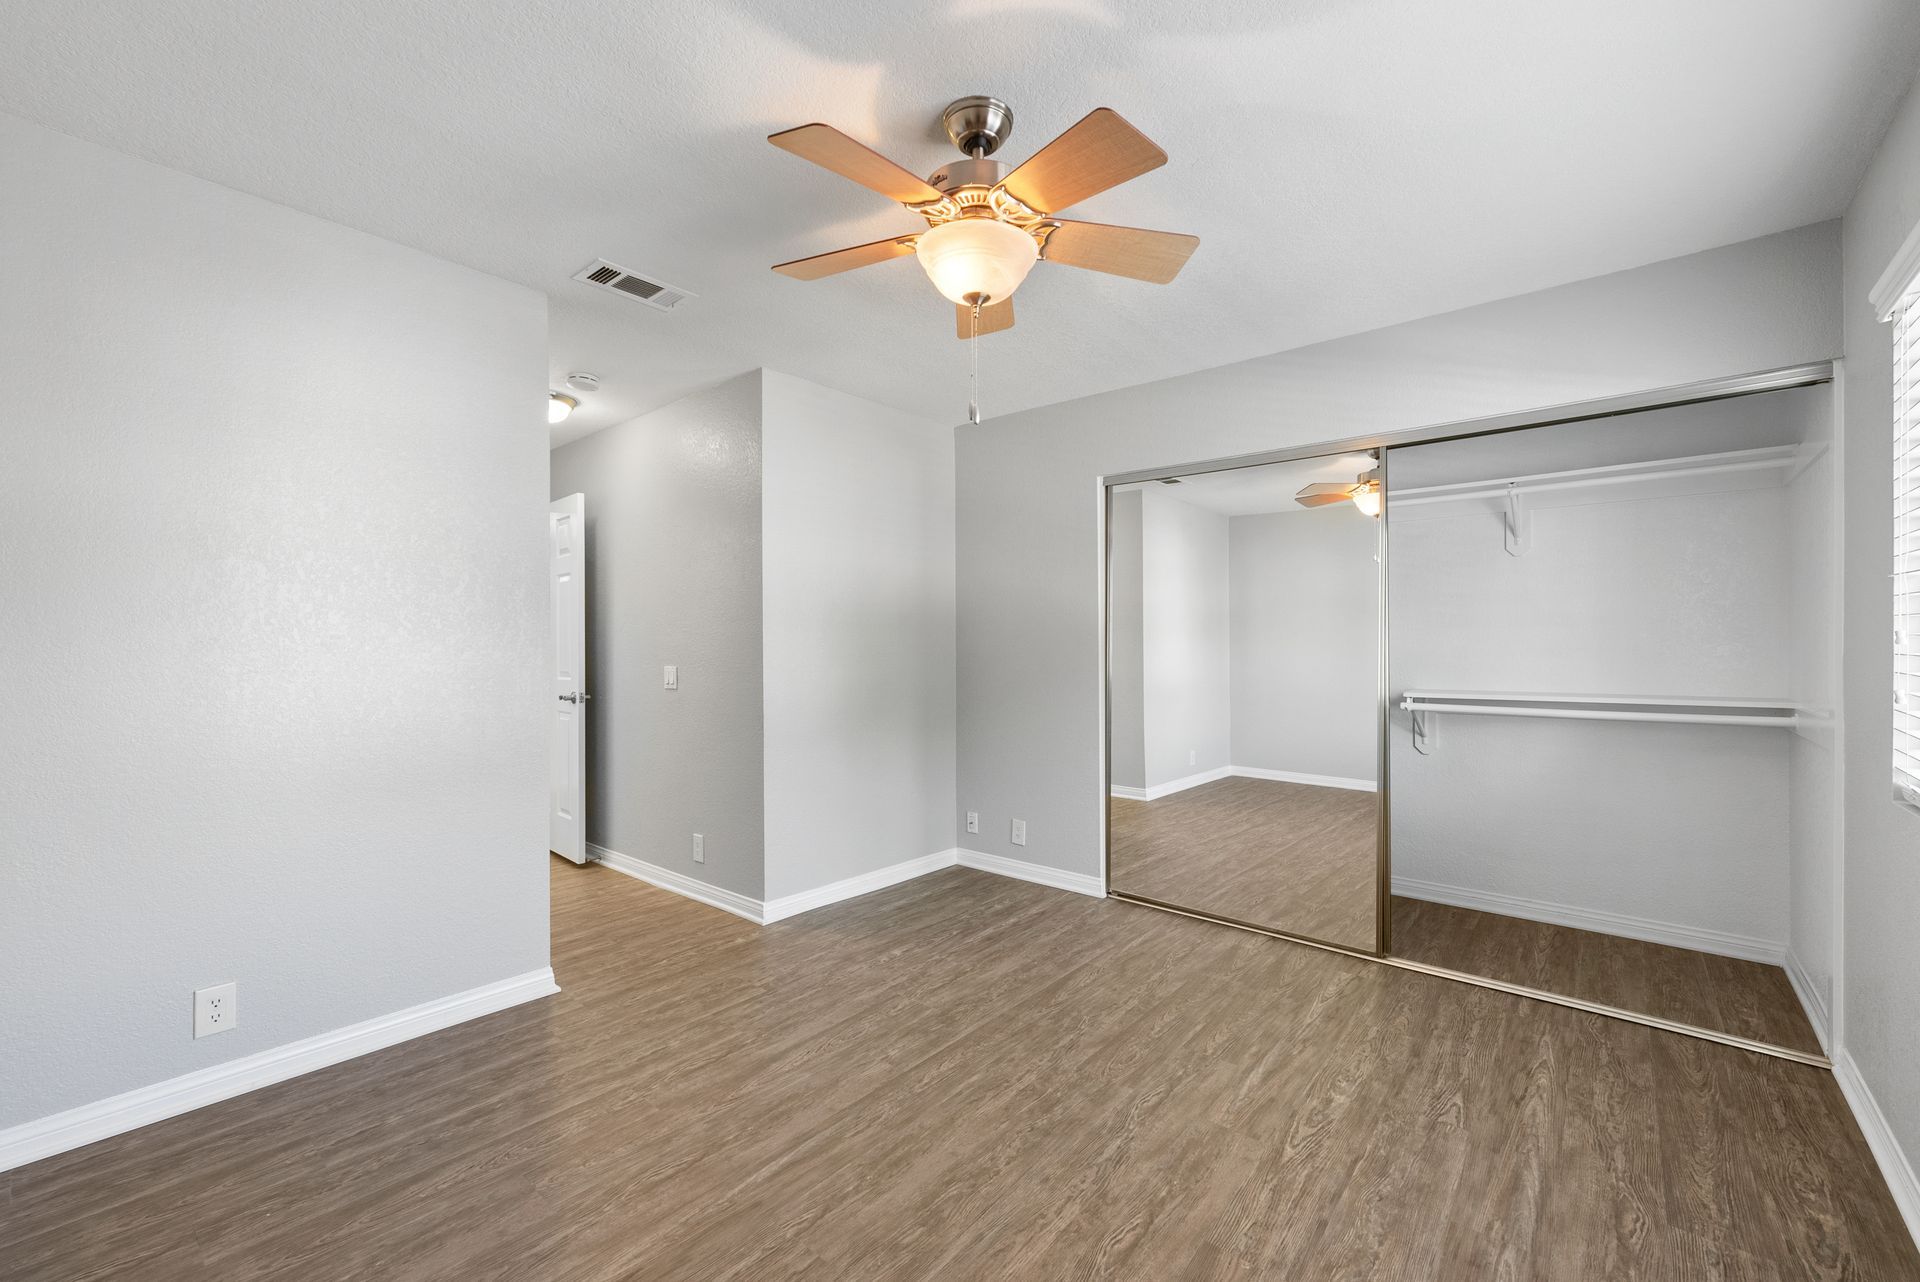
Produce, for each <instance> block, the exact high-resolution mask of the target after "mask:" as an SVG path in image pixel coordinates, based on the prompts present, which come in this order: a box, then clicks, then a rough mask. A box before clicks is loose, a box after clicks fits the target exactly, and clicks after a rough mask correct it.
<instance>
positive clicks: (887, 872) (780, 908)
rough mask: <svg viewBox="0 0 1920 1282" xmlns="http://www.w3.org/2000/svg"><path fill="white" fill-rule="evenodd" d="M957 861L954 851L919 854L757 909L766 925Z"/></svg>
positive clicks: (897, 882) (883, 888)
mask: <svg viewBox="0 0 1920 1282" xmlns="http://www.w3.org/2000/svg"><path fill="white" fill-rule="evenodd" d="M958 862H960V852H959V851H958V850H938V851H935V852H934V853H933V854H931V855H922V856H920V858H918V859H908V860H904V861H902V862H900V863H897V864H889V865H887V866H886V867H885V868H876V869H874V870H873V871H872V872H863V873H861V874H860V875H859V876H857V877H848V878H846V879H844V880H842V881H836V882H831V883H829V884H827V885H825V886H817V887H815V888H814V889H812V890H803V891H800V892H799V893H798V894H793V895H782V896H781V897H780V898H778V899H769V900H767V902H766V903H765V904H764V905H763V906H762V909H761V912H762V914H763V918H762V919H763V920H764V921H767V922H776V921H780V920H782V919H783V918H787V917H792V916H795V915H797V914H799V913H804V912H810V911H811V910H813V909H815V908H824V907H826V906H827V905H828V904H837V903H839V902H840V901H841V900H843V899H853V898H855V897H857V896H859V895H865V894H870V893H872V892H873V891H876V890H885V889H886V888H887V887H888V886H897V885H899V884H900V883H901V882H903V881H912V880H913V879H914V878H915V877H924V876H926V875H927V874H928V873H930V872H939V871H940V870H941V869H942V868H951V867H953V866H954V865H955V864H956V863H958Z"/></svg>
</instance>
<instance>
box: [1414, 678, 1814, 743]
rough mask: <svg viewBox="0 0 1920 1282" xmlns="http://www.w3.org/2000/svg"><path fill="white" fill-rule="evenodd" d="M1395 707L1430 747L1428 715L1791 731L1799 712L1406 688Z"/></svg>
mask: <svg viewBox="0 0 1920 1282" xmlns="http://www.w3.org/2000/svg"><path fill="white" fill-rule="evenodd" d="M1400 708H1401V710H1402V711H1403V712H1408V713H1411V714H1412V715H1413V746H1414V747H1415V748H1417V749H1419V750H1420V751H1421V752H1425V751H1427V750H1428V749H1429V748H1430V747H1432V746H1433V742H1434V737H1435V729H1436V726H1435V724H1434V721H1433V714H1435V713H1440V712H1445V713H1464V714H1465V715H1467V716H1474V717H1554V718H1558V719H1561V720H1568V721H1651V722H1668V723H1672V724H1676V725H1693V726H1778V727H1785V728H1789V729H1790V728H1792V727H1793V726H1794V725H1795V724H1796V723H1797V721H1798V715H1799V709H1798V708H1797V707H1796V706H1795V705H1794V703H1793V701H1792V700H1790V699H1720V698H1712V699H1688V698H1679V697H1676V696H1672V695H1644V694H1512V693H1506V692H1494V691H1487V690H1408V691H1406V692H1405V693H1403V694H1402V695H1401V696H1400Z"/></svg>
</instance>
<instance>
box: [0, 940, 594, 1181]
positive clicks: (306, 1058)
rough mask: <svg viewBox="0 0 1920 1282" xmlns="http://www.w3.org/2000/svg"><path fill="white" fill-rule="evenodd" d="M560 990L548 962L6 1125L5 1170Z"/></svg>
mask: <svg viewBox="0 0 1920 1282" xmlns="http://www.w3.org/2000/svg"><path fill="white" fill-rule="evenodd" d="M559 991H560V986H559V985H558V984H555V983H554V982H553V970H552V969H551V968H549V967H543V968H542V969H540V970H532V971H528V972H527V973H526V974H524V975H516V976H514V977H513V978H512V979H503V980H501V981H499V982H498V983H494V984H485V985H482V986H481V987H479V988H470V989H468V990H467V991H466V992H464V993H455V994H454V995H453V996H451V997H442V998H440V999H439V1000H437V1001H431V1002H423V1003H422V1004H420V1005H418V1006H409V1007H408V1008H407V1009H405V1010H400V1011H395V1012H393V1013H392V1014H391V1015H382V1016H379V1017H378V1018H376V1019H369V1020H365V1021H363V1022H361V1023H358V1024H349V1025H347V1026H346V1027H345V1028H336V1029H334V1030H333V1031H332V1032H330V1033H320V1034H318V1035H316V1036H313V1037H303V1038H301V1039H300V1040H299V1041H297V1042H288V1043H287V1044H286V1045H284V1046H276V1047H273V1048H272V1049H271V1050H264V1051H258V1052H256V1053H254V1054H252V1055H243V1056H241V1057H240V1058H239V1059H233V1060H228V1061H227V1062H226V1063H224V1064H215V1065H213V1066H212V1067H210V1068H203V1069H199V1070H197V1071H195V1072H192V1073H185V1074H182V1075H181V1076H179V1077H174V1078H169V1079H168V1080H166V1081H164V1082H155V1083H154V1084H153V1085H152V1086H142V1087H140V1088H139V1089H138V1090H131V1091H127V1092H126V1093H125V1094H122V1095H114V1096H110V1097H108V1098H107V1099H103V1100H98V1101H96V1102H94V1103H92V1104H82V1105H81V1106H80V1107H78V1108H70V1109H68V1110H66V1111H65V1112H63V1113H55V1114H53V1115H52V1116H51V1117H43V1118H40V1119H38V1120H37V1121H32V1122H25V1123H22V1124H21V1125H19V1126H14V1127H9V1128H8V1129H7V1130H4V1131H0V1171H8V1170H12V1169H13V1168H14V1167H16V1166H24V1165H26V1164H27V1163H28V1162H37V1161H39V1160H40V1159H41V1158H43V1157H52V1156H53V1155H54V1154H56V1153H64V1152H66V1151H67V1150H69V1149H76V1148H79V1147H80V1146H82V1145H84V1144H92V1143H94V1142H95V1141H96V1140H104V1139H107V1138H108V1137H110V1136H114V1135H120V1134H124V1133H125V1132H127V1131H131V1130H137V1129H138V1128H140V1127H142V1126H146V1125H149V1124H151V1123H153V1122H159V1121H163V1120H165V1119H166V1118H169V1117H175V1116H178V1115H179V1114H181V1113H186V1112H190V1111H191V1110H193V1109H196V1108H204V1107H206V1106H207V1105H208V1104H217V1103H219V1102H220V1101H221V1100H225V1099H232V1098H233V1097H234V1096H236V1095H245V1094H246V1093H247V1092H248V1091H256V1090H259V1089H260V1088H261V1087H262V1086H271V1085H273V1084H274V1083H275V1082H284V1081H286V1080H287V1079H288V1078H290V1077H298V1076H300V1075H301V1074H302V1073H311V1072H313V1071H314V1070H315V1069H317V1068H325V1067H327V1066H328V1065H329V1064H338V1063H340V1062H341V1061H342V1060H349V1059H353V1058H355V1057H356V1056H360V1055H365V1054H367V1053H368V1052H369V1051H377V1050H383V1049H385V1048H386V1047H388V1046H393V1045H396V1044H397V1043H400V1042H404V1041H408V1040H410V1039H412V1038H415V1037H420V1036H423V1035H425V1034H427V1033H434V1032H438V1031H439V1030H441V1029H443V1028H451V1027H452V1026H453V1025H455V1024H462V1023H465V1022H466V1021H467V1020H470V1019H477V1018H479V1017H480V1016H482V1015H491V1014H493V1013H494V1012H495V1011H500V1010H505V1009H506V1008H507V1007H509V1006H518V1005H519V1004H520V1003H522V1002H530V1001H533V1000H534V999H535V998H539V997H546V996H549V995H550V994H553V993H557V992H559Z"/></svg>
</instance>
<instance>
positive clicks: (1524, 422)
mask: <svg viewBox="0 0 1920 1282" xmlns="http://www.w3.org/2000/svg"><path fill="white" fill-rule="evenodd" d="M1835 373H1836V371H1835V366H1834V362H1833V361H1831V360H1820V361H1813V362H1809V363H1806V364H1801V365H1789V366H1784V367H1781V368H1778V369H1771V370H1762V371H1759V372H1755V373H1750V374H1734V375H1728V376H1725V377H1721V378H1710V379H1702V380H1700V381H1698V382H1693V383H1685V384H1680V385H1677V386H1669V387H1660V388H1651V389H1648V390H1646V391H1641V392H1629V393H1625V394H1622V395H1619V396H1609V397H1599V398H1595V399H1592V400H1587V401H1577V402H1569V403H1566V404H1562V405H1553V406H1544V407H1541V408H1538V409H1533V410H1522V411H1518V412H1514V413H1509V414H1495V415H1489V416H1487V417H1484V418H1476V419H1463V420H1459V421H1455V422H1450V423H1438V424H1434V425H1431V426H1427V427H1417V428H1410V429H1406V430H1403V431H1394V432H1378V433H1372V434H1368V435H1364V436H1353V437H1347V438H1344V439H1335V440H1328V441H1319V442H1315V443H1313V444H1311V445H1303V446H1298V447H1293V448H1288V449H1280V450H1268V451H1262V452H1259V453H1255V454H1245V455H1239V456H1235V457H1230V458H1222V459H1212V460H1205V461H1198V462H1193V463H1187V464H1182V465H1176V466H1171V467H1158V468H1145V469H1141V470H1137V471H1132V472H1123V473H1115V474H1112V475H1108V476H1103V477H1100V478H1099V484H1100V486H1101V495H1100V507H1099V511H1100V527H1099V539H1100V546H1099V556H1100V567H1099V569H1100V577H1099V596H1100V599H1099V611H1100V641H1099V645H1100V653H1099V662H1100V683H1101V691H1102V697H1103V700H1104V704H1103V708H1102V717H1101V741H1100V749H1099V750H1100V781H1101V795H1100V815H1101V822H1100V832H1101V837H1102V843H1103V851H1102V872H1103V875H1104V880H1105V882H1106V885H1107V895H1108V897H1109V898H1114V899H1121V900H1125V901H1128V902H1131V903H1137V904H1144V905H1146V906H1148V907H1151V908H1156V909H1159V910H1161V911H1165V912H1174V913H1179V914H1182V915H1184V916H1188V917H1195V918H1199V919H1200V920H1203V921H1211V922H1215V923H1217V924H1220V925H1225V926H1232V927H1235V928H1237V929H1240V930H1247V931H1251V932H1253V933H1255V934H1261V935H1267V936H1270V937H1272V938H1276V939H1285V940H1291V941H1293V942H1295V943H1302V944H1306V945H1308V946H1309V947H1313V948H1320V949H1324V950H1326V951H1329V952H1336V953H1343V954H1345V955H1347V956H1349V957H1364V958H1368V959H1370V960H1372V961H1374V962H1376V963H1378V964H1380V965H1384V966H1392V967H1394V968H1396V969H1399V970H1411V971H1417V972H1419V973H1421V974H1425V975H1432V976H1435V977H1437V978H1440V979H1447V980H1452V981H1454V982H1456V983H1464V984H1472V985H1475V986H1476V987H1480V988H1488V989H1493V990H1495V991H1498V992H1505V993H1511V994H1513V995H1515V996H1518V997H1526V998H1530V999H1532V1000H1535V1001H1541V1002H1547V1003H1549V1004H1551V1005H1556V1006H1564V1007H1569V1008H1571V1009H1574V1010H1581V1011H1586V1012H1589V1013H1591V1014H1596V1015H1604V1016H1607V1017H1608V1018H1611V1019H1620V1020H1625V1021H1627V1022H1629V1023H1635V1024H1641V1025H1645V1026H1647V1027H1650V1028H1656V1029H1661V1030H1664V1031H1666V1032H1672V1033H1679V1034H1681V1035H1683V1036H1687V1037H1695V1038H1698V1039H1700V1040H1702V1041H1709V1042H1718V1043H1720V1044H1721V1045H1725V1046H1735V1047H1739V1048H1740V1049H1742V1050H1748V1051H1753V1052H1755V1053H1757V1054H1761V1055H1769V1056H1772V1057H1774V1058H1776V1059H1785V1060H1791V1061H1794V1062H1796V1063H1801V1064H1809V1065H1813V1066H1816V1067H1820V1068H1831V1067H1832V1065H1831V1064H1830V1063H1829V1061H1828V1059H1827V1057H1826V1056H1825V1055H1813V1054H1808V1053H1806V1052H1803V1051H1796V1050H1790V1049H1788V1048H1785V1047H1780V1046H1775V1045H1772V1044H1771V1043H1767V1042H1756V1041H1753V1040H1751V1039H1749V1038H1745V1037H1739V1036H1735V1035H1732V1034H1728V1033H1722V1032H1718V1031H1716V1030H1713V1029H1708V1028H1702V1027H1699V1026H1697V1025H1693V1024H1681V1023H1676V1022H1674V1021H1672V1020H1667V1019H1662V1018H1660V1017H1658V1016H1652V1015H1646V1014H1642V1013H1640V1012H1638V1011H1631V1010H1625V1009H1622V1008H1620V1007H1616V1006H1605V1005H1600V1004H1597V1003H1594V1002H1588V1001H1583V1000H1581V999H1579V998H1575V997H1566V996H1563V995H1561V994H1557V993H1551V992H1546V991H1544V990H1541V989H1536V988H1528V987H1525V986H1522V985H1518V984H1511V983H1507V982H1504V981H1501V980H1495V979H1488V978H1485V977H1483V976H1479V975H1473V974H1469V973H1467V972H1465V971H1457V970H1449V969H1446V968H1444V967H1439V966H1432V965H1428V964H1426V963H1424V962H1416V961H1410V960H1408V959H1406V958H1403V957H1396V956H1394V955H1393V953H1392V951H1391V945H1392V938H1391V934H1392V909H1393V896H1392V889H1393V886H1392V875H1391V874H1392V847H1391V831H1392V822H1391V820H1392V809H1391V807H1392V801H1391V792H1392V790H1391V788H1390V787H1389V778H1388V763H1387V754H1388V751H1389V748H1390V739H1389V734H1390V729H1391V715H1392V713H1391V707H1390V703H1391V691H1390V689H1389V684H1388V683H1389V680H1390V676H1391V674H1390V672H1389V661H1388V640H1389V619H1388V613H1387V594H1386V583H1387V557H1388V552H1387V534H1388V522H1389V520H1390V517H1389V515H1388V507H1389V505H1388V504H1387V503H1386V502H1384V501H1383V502H1382V504H1381V518H1380V523H1379V535H1380V592H1381V600H1380V710H1379V711H1380V721H1379V731H1378V737H1379V750H1380V792H1379V795H1380V803H1379V807H1378V814H1379V825H1380V832H1379V841H1380V859H1379V874H1380V892H1379V895H1378V899H1379V907H1380V912H1381V914H1382V916H1381V918H1380V920H1379V922H1378V936H1379V937H1378V939H1377V941H1376V942H1377V947H1378V949H1379V951H1377V952H1373V953H1368V952H1365V951H1362V950H1359V949H1354V948H1349V947H1343V946H1341V945H1339V944H1332V943H1327V942H1325V941H1323V940H1317V939H1310V938H1308V937H1306V936H1303V935H1294V934H1289V933H1287V932H1285V931H1281V930H1275V929H1272V928H1269V927H1266V926H1259V925H1254V924H1252V923H1248V922H1241V921H1234V920H1232V919H1230V918H1225V917H1219V916H1215V915H1212V914H1209V913H1204V912H1195V911H1192V910H1189V909H1184V908H1180V907H1178V906H1177V905H1171V904H1164V903H1159V902H1157V901H1155V900H1151V899H1146V898H1142V897H1139V896H1132V895H1128V894H1126V893H1125V892H1124V891H1116V890H1114V889H1113V882H1112V872H1113V834H1112V831H1111V823H1110V822H1109V818H1110V810H1109V805H1110V802H1111V800H1112V790H1113V773H1112V772H1113V751H1112V749H1113V742H1112V741H1113V718H1112V712H1113V683H1112V673H1111V671H1110V670H1109V662H1108V660H1109V658H1110V647H1111V644H1112V637H1111V626H1110V624H1111V618H1110V614H1111V610H1110V596H1111V588H1112V564H1111V556H1110V553H1111V550H1112V539H1113V535H1112V523H1111V520H1110V518H1111V515H1112V510H1113V491H1114V489H1115V488H1116V487H1119V486H1124V485H1132V484H1137V483H1139V482H1142V481H1157V480H1162V479H1165V478H1168V477H1184V476H1194V475H1198V474H1201V473H1206V472H1221V471H1230V470H1234V469H1238V468H1245V467H1258V466H1260V465H1261V464H1263V463H1284V462H1290V461H1293V460H1297V459H1307V458H1318V457H1322V456H1325V455H1329V454H1345V453H1358V452H1361V451H1377V452H1378V457H1379V460H1380V463H1379V466H1380V481H1381V487H1382V490H1383V492H1385V491H1386V490H1387V489H1388V488H1389V486H1390V481H1389V477H1388V470H1389V468H1390V466H1391V459H1392V452H1393V450H1394V449H1395V448H1397V447H1399V446H1406V445H1426V444H1431V443H1433V442H1436V441H1449V440H1458V439H1461V438H1464V437H1471V436H1493V435H1497V434H1500V433H1505V432H1516V431H1524V430H1526V429H1528V428H1535V427H1548V426H1552V425H1554V424H1557V423H1577V422H1583V421H1586V420H1590V419H1602V418H1612V417H1615V416H1617V415H1621V414H1637V413H1640V412H1641V411H1643V410H1654V409H1666V408H1670V407H1674V406H1680V405H1692V404H1697V403H1699V402H1702V401H1717V400H1726V399H1730V398H1733V397H1738V396H1750V395H1754V394H1757V393H1761V392H1773V391H1781V390H1784V389H1786V388H1792V387H1808V386H1812V385H1816V384H1821V383H1832V382H1833V381H1834V377H1835ZM1837 889H1838V883H1837V882H1836V893H1837ZM1834 947H1835V950H1836V952H1837V951H1838V949H1839V947H1840V941H1839V940H1838V939H1837V938H1836V940H1835V945H1834ZM1834 973H1835V983H1836V997H1837V995H1838V994H1837V985H1838V984H1839V983H1840V976H1841V975H1842V973H1843V972H1842V971H1841V970H1840V969H1839V968H1838V967H1837V966H1836V968H1835V972H1834Z"/></svg>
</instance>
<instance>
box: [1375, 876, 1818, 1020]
mask: <svg viewBox="0 0 1920 1282" xmlns="http://www.w3.org/2000/svg"><path fill="white" fill-rule="evenodd" d="M1393 952H1394V955H1395V956H1397V957H1405V958H1407V959H1408V960H1410V961H1419V962H1426V963H1428V964H1430V965H1434V966H1444V967H1446V968H1447V969H1449V970H1461V971H1465V972H1467V973H1468V974H1469V975H1484V976H1486V977H1487V978H1489V979H1501V980H1505V981H1506V982H1508V983H1510V984H1524V985H1526V986H1527V987H1529V988H1538V989H1541V990H1542V991H1544V992H1549V993H1558V994H1560V995H1561V996H1563V997H1578V998H1581V999H1582V1000H1585V1001H1590V1002H1600V1003H1601V1004H1603V1005H1607V1006H1618V1007H1620V1008H1622V1009H1623V1010H1631V1011H1638V1012H1640V1013H1641V1014H1644V1015H1657V1016H1659V1017H1660V1018H1662V1019H1671V1020H1676V1021H1678V1022H1679V1023H1682V1024H1694V1025H1698V1026H1699V1027H1701V1028H1711V1029H1714V1030H1716V1031H1718V1032H1722V1033H1732V1034H1733V1035H1734V1036H1736V1037H1748V1038H1752V1039H1753V1040H1754V1041H1759V1042H1769V1043H1772V1044H1773V1045H1776V1046H1785V1047H1787V1048H1788V1049H1790V1050H1797V1051H1806V1052H1808V1053H1810V1054H1814V1055H1818V1054H1821V1053H1822V1052H1821V1049H1820V1039H1819V1038H1818V1037H1817V1036H1816V1035H1815V1034H1814V1031H1813V1025H1812V1024H1810V1023H1809V1022H1808V1021H1807V1015H1806V1012H1805V1011H1804V1010H1803V1009H1801V1006H1800V999H1799V998H1798V997H1797V996H1795V995H1794V991H1793V985H1792V983H1791V982H1789V981H1788V979H1787V972H1786V971H1785V970H1783V969H1782V968H1780V967H1778V966H1768V965H1766V964H1764V963H1761V962H1751V961H1740V960H1738V959H1736V958H1732V957H1720V956H1716V955H1715V954H1713V953H1702V952H1695V951H1694V950H1692V949H1690V948H1671V947H1668V946H1667V945H1665V944H1649V943H1646V942H1644V941H1643V940H1638V939H1623V938H1621V937H1620V936H1618V935H1603V934H1598V933H1595V932H1594V931H1590V930H1575V929H1573V928H1572V927H1570V926H1552V925H1548V924H1547V923H1545V922H1538V921H1526V920H1523V919H1521V918H1518V917H1504V916H1501V915H1499V914H1497V913H1486V912H1478V911H1475V910H1474V909H1471V908H1454V907H1452V906H1450V905H1447V904H1434V903H1427V902H1425V901H1423V900H1418V899H1403V898H1401V897H1400V896H1398V895H1396V896H1395V897H1394V900H1393Z"/></svg>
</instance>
